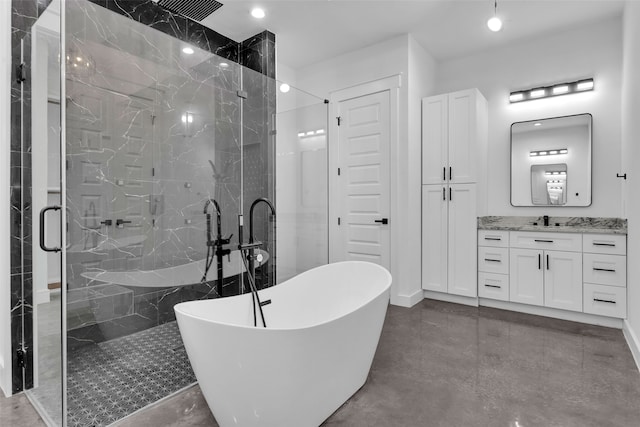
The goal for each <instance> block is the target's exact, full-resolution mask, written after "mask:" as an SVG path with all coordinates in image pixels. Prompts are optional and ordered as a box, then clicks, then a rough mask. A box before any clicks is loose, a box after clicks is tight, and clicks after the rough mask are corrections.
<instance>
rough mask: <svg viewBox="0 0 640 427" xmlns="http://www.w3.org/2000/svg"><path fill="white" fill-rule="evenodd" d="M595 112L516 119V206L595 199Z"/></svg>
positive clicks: (581, 202) (576, 203)
mask: <svg viewBox="0 0 640 427" xmlns="http://www.w3.org/2000/svg"><path fill="white" fill-rule="evenodd" d="M592 120H593V119H592V117H591V114H578V115H575V116H565V117H552V118H548V119H541V120H531V121H527V122H517V123H513V124H512V125H511V204H512V205H513V206H589V205H591V126H592Z"/></svg>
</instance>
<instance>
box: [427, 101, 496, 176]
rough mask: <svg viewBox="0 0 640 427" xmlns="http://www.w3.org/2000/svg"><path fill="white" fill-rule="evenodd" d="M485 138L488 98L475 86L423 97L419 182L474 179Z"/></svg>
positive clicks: (476, 174)
mask: <svg viewBox="0 0 640 427" xmlns="http://www.w3.org/2000/svg"><path fill="white" fill-rule="evenodd" d="M486 137H487V101H486V99H485V98H484V97H483V96H482V94H481V93H480V91H479V90H478V89H468V90H462V91H459V92H452V93H447V94H443V95H437V96H431V97H428V98H424V99H423V100H422V184H423V185H427V184H443V183H448V184H469V183H474V182H477V177H478V169H479V166H481V165H479V164H478V163H479V162H478V158H479V156H480V154H482V153H483V151H482V147H483V146H484V144H485V141H486Z"/></svg>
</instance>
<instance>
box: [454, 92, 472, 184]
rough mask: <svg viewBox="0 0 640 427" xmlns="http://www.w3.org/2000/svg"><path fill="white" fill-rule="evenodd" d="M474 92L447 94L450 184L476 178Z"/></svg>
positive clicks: (467, 181)
mask: <svg viewBox="0 0 640 427" xmlns="http://www.w3.org/2000/svg"><path fill="white" fill-rule="evenodd" d="M476 103H477V92H476V91H475V90H464V91H460V92H454V93H451V94H449V147H448V151H449V156H448V157H449V165H448V166H449V167H450V168H451V171H449V168H447V178H449V175H451V177H450V180H449V182H450V183H451V184H459V183H474V182H476V178H477V177H476V163H477V161H478V160H477V158H476V144H477V138H478V135H477V134H478V127H477V108H476Z"/></svg>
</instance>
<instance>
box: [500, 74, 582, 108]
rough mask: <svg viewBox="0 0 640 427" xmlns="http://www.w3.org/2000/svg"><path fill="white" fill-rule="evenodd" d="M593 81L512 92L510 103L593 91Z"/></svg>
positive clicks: (579, 81)
mask: <svg viewBox="0 0 640 427" xmlns="http://www.w3.org/2000/svg"><path fill="white" fill-rule="evenodd" d="M593 86H594V84H593V79H584V80H578V81H575V82H571V83H559V84H556V85H552V86H545V87H536V88H533V89H527V90H518V91H515V92H511V94H510V95H509V102H511V103H512V104H513V103H515V102H522V101H530V100H532V99H541V98H549V97H551V96H559V95H568V94H570V93H577V92H586V91H589V90H593Z"/></svg>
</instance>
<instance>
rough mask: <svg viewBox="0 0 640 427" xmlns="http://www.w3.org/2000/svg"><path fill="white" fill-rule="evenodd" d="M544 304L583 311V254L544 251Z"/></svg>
mask: <svg viewBox="0 0 640 427" xmlns="http://www.w3.org/2000/svg"><path fill="white" fill-rule="evenodd" d="M544 257H545V259H544V265H545V267H544V305H545V306H546V307H553V308H561V309H563V310H571V311H582V254H581V253H576V252H558V251H545V252H544Z"/></svg>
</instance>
